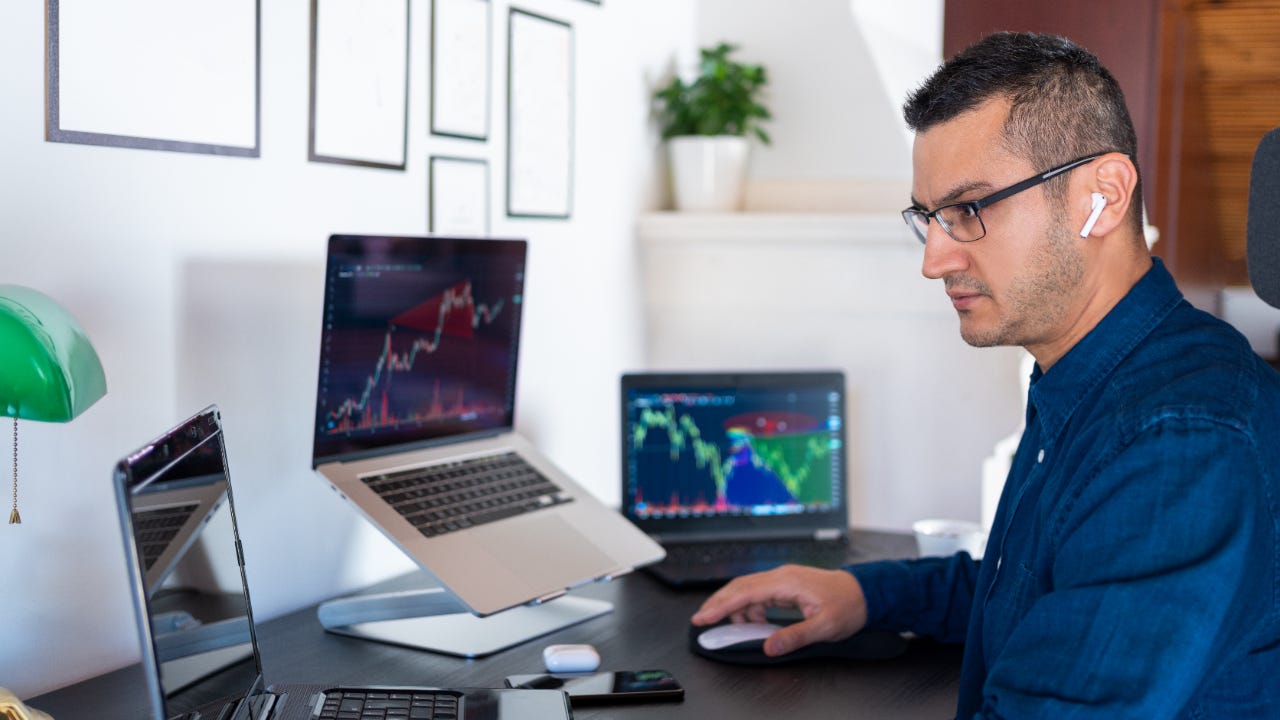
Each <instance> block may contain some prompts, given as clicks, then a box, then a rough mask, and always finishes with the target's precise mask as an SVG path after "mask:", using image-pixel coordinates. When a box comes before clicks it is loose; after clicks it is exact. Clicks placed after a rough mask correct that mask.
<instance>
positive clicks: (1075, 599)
mask: <svg viewBox="0 0 1280 720" xmlns="http://www.w3.org/2000/svg"><path fill="white" fill-rule="evenodd" d="M1107 455H1108V456H1104V457H1100V458H1098V459H1097V460H1096V461H1095V463H1094V465H1093V468H1092V469H1089V468H1081V472H1082V473H1084V474H1083V475H1081V476H1079V477H1077V478H1075V479H1074V480H1073V481H1072V482H1073V488H1072V489H1071V491H1070V492H1067V493H1065V494H1064V495H1062V496H1061V498H1062V499H1061V505H1060V506H1059V507H1056V508H1053V509H1052V511H1051V512H1049V513H1048V514H1046V516H1045V517H1046V518H1047V519H1046V521H1045V523H1044V524H1045V527H1043V528H1042V532H1043V533H1044V535H1043V536H1042V539H1043V540H1045V541H1047V542H1049V543H1052V544H1053V545H1052V546H1050V547H1049V548H1048V551H1049V552H1051V553H1052V558H1053V559H1052V564H1051V565H1050V568H1051V570H1050V571H1049V572H1050V574H1051V576H1050V577H1047V578H1036V577H1034V576H1033V575H1032V570H1031V569H1029V568H1027V567H1025V566H1018V567H1014V566H1013V565H1014V563H1013V562H1009V563H1006V565H1005V566H1004V567H999V566H997V567H998V571H997V572H998V573H1004V574H1008V573H1013V574H1014V576H1013V577H1012V578H1009V577H1006V578H1005V580H1006V581H1010V580H1012V581H1013V582H1020V583H1028V584H1029V585H1028V587H1036V588H1040V589H1041V590H1043V594H1041V595H1039V596H1038V597H1036V599H1035V600H1034V602H1033V603H1032V604H1031V605H1030V608H1029V610H1028V611H1027V613H1026V615H1025V616H1024V617H1022V618H1021V619H1018V620H1015V622H1016V624H1015V625H1014V626H1013V628H1012V631H1011V632H1010V633H1009V634H1008V636H1007V642H1005V644H1004V645H1003V646H1002V647H998V648H990V647H984V648H983V655H984V657H986V658H987V662H988V664H989V665H990V667H989V668H988V672H987V676H986V680H985V684H984V686H983V689H982V709H981V710H980V711H979V713H978V715H977V717H979V718H1014V717H1018V718H1024V717H1054V718H1082V719H1084V718H1107V719H1108V720H1114V719H1115V718H1154V717H1175V716H1179V715H1180V713H1181V712H1182V711H1183V709H1184V706H1185V705H1186V704H1187V702H1188V701H1189V699H1190V698H1191V696H1192V695H1193V693H1195V692H1196V690H1197V689H1198V688H1200V687H1201V686H1202V684H1203V683H1205V682H1206V681H1207V680H1211V679H1212V673H1213V671H1214V670H1215V669H1217V668H1218V667H1220V665H1221V662H1222V658H1224V657H1225V656H1228V655H1235V654H1237V653H1241V654H1242V653H1244V652H1246V651H1247V650H1248V649H1250V648H1248V647H1242V645H1246V644H1248V643H1250V642H1255V641H1256V639H1257V637H1258V635H1257V631H1258V628H1259V627H1260V625H1261V623H1263V622H1265V618H1266V613H1267V607H1268V606H1267V604H1266V603H1267V602H1268V601H1269V600H1270V597H1271V593H1272V592H1273V588H1270V587H1269V586H1268V585H1266V583H1269V582H1271V581H1270V578H1271V577H1272V576H1273V573H1271V572H1269V571H1263V570H1262V568H1266V567H1267V563H1272V562H1274V558H1273V557H1272V551H1271V545H1272V542H1273V541H1272V540H1271V535H1270V533H1271V528H1270V525H1271V523H1270V520H1269V517H1270V516H1269V509H1268V508H1269V506H1270V498H1269V497H1268V495H1267V493H1266V491H1265V486H1264V480H1263V471H1262V469H1261V467H1260V465H1259V463H1260V460H1259V455H1258V453H1257V452H1256V451H1255V448H1254V446H1253V442H1252V440H1251V438H1250V436H1249V435H1248V434H1246V433H1245V432H1242V431H1241V430H1239V429H1237V428H1236V427H1233V426H1232V425H1231V424H1230V423H1227V422H1218V421H1214V420H1213V419H1208V418H1164V419H1159V420H1157V421H1154V422H1153V423H1151V424H1150V426H1148V427H1146V428H1144V429H1142V430H1141V431H1140V432H1138V433H1137V434H1136V436H1134V437H1132V438H1117V439H1116V440H1115V441H1114V444H1113V446H1112V450H1111V451H1110V452H1109V453H1107ZM987 561H988V562H991V559H990V558H988V560H987ZM1019 565H1020V564H1019ZM1251 568H1253V569H1254V571H1253V572H1251ZM999 581H1000V578H997V582H999ZM997 611H998V609H997V608H995V607H993V606H991V605H988V606H987V607H986V616H987V621H988V623H990V622H992V621H993V620H994V618H993V617H992V616H993V614H995V613H996V612H997Z"/></svg>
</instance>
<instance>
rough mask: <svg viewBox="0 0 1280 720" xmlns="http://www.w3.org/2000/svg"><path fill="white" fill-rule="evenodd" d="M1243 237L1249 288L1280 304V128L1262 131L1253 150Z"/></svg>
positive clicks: (1269, 302) (1272, 302)
mask: <svg viewBox="0 0 1280 720" xmlns="http://www.w3.org/2000/svg"><path fill="white" fill-rule="evenodd" d="M1247 239H1248V250H1247V256H1248V260H1249V281H1250V282H1251V283H1253V291H1254V292H1256V293H1258V297H1260V298H1262V299H1263V300H1265V301H1267V303H1268V304H1270V305H1274V306H1275V307H1280V128H1276V129H1274V130H1272V131H1271V132H1269V133H1267V134H1266V135H1264V136H1263V137H1262V141H1261V142H1259V143H1258V149H1257V151H1255V152H1254V154H1253V169H1252V170H1251V172H1250V174H1249V222H1248V231H1247Z"/></svg>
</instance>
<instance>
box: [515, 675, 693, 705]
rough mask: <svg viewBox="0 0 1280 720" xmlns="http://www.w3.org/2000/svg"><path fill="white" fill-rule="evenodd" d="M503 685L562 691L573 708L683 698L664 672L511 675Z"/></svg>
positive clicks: (672, 679) (678, 684)
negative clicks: (567, 694)
mask: <svg viewBox="0 0 1280 720" xmlns="http://www.w3.org/2000/svg"><path fill="white" fill-rule="evenodd" d="M506 682H507V687H513V688H533V689H537V690H563V691H565V692H567V693H569V704H570V705H573V706H583V705H609V704H613V703H630V702H660V701H678V700H683V699H684V688H682V687H680V683H678V682H676V679H675V678H674V677H672V676H671V673H669V672H667V671H666V670H635V671H631V670H619V671H616V672H598V673H551V674H543V675H511V676H509V677H507V679H506Z"/></svg>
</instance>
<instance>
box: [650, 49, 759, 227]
mask: <svg viewBox="0 0 1280 720" xmlns="http://www.w3.org/2000/svg"><path fill="white" fill-rule="evenodd" d="M735 50H737V47H736V46H734V45H730V44H728V43H720V44H719V45H717V46H715V47H712V48H704V49H702V50H701V55H702V61H701V63H700V64H699V68H698V75H697V77H695V78H694V79H693V81H692V82H688V83H686V82H685V81H684V80H682V79H681V78H680V77H679V76H677V77H674V78H672V80H671V82H670V83H668V84H667V85H666V86H665V87H662V88H660V89H659V90H658V91H657V92H655V93H654V100H655V102H656V105H657V112H658V116H659V121H660V123H661V127H662V138H663V139H664V140H666V141H667V150H668V153H669V159H670V162H671V179H672V183H673V185H674V191H675V192H674V194H675V201H676V209H678V210H711V211H729V210H737V209H739V208H740V207H741V204H742V187H743V184H744V182H745V180H746V169H747V154H748V149H749V145H748V141H747V135H748V134H750V135H754V136H755V137H756V138H758V139H759V140H760V142H762V143H764V144H766V145H767V144H769V142H770V140H769V134H768V133H767V132H765V130H764V128H763V127H761V123H762V122H763V121H764V120H767V119H769V118H770V114H769V110H768V109H767V108H766V107H765V106H764V105H763V104H762V103H761V102H760V94H761V91H762V90H763V88H764V86H765V83H766V77H765V70H764V67H762V66H760V65H748V64H744V63H739V62H735V61H734V60H732V59H730V58H729V55H730V54H731V53H733V52H734V51H735Z"/></svg>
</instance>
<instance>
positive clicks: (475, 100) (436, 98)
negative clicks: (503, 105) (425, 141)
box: [431, 0, 493, 140]
mask: <svg viewBox="0 0 1280 720" xmlns="http://www.w3.org/2000/svg"><path fill="white" fill-rule="evenodd" d="M492 16H493V13H492V12H491V5H490V3H489V0H433V2H432V5H431V133H432V134H434V135H447V136H451V137H458V138H466V139H468V140H488V139H489V76H490V72H489V58H490V55H491V52H490V47H491V44H492V42H493V40H492V38H493V31H492V24H493V21H492Z"/></svg>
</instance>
